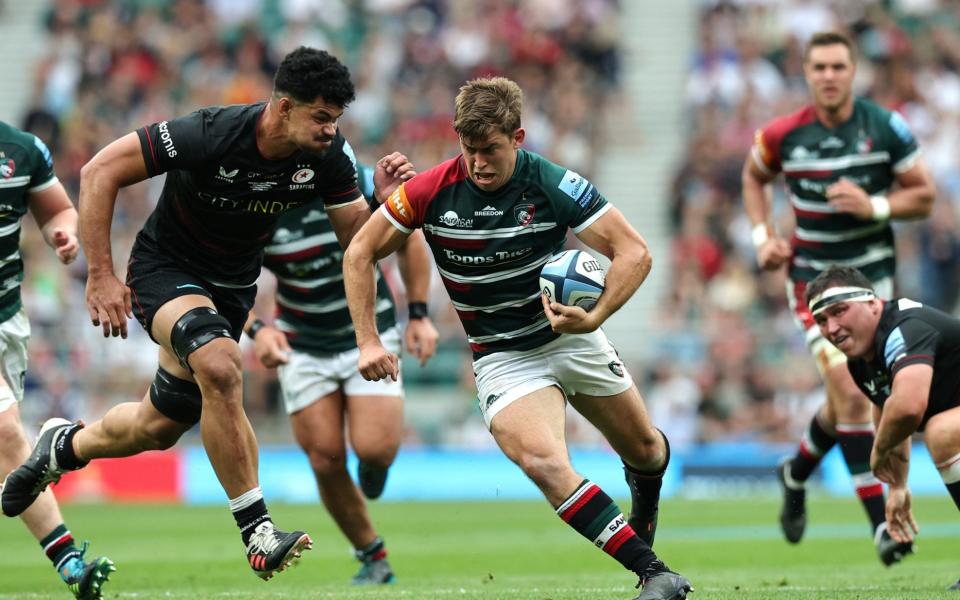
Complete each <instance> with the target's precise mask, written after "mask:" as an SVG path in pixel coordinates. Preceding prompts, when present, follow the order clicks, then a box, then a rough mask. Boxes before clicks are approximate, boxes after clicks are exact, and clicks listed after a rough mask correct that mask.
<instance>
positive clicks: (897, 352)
mask: <svg viewBox="0 0 960 600" xmlns="http://www.w3.org/2000/svg"><path fill="white" fill-rule="evenodd" d="M874 351H875V352H874V359H873V360H872V361H866V360H862V359H861V360H851V361H849V362H848V363H847V368H848V369H849V370H850V374H851V375H852V376H853V380H854V381H855V382H856V383H857V386H858V387H859V388H860V389H861V390H863V393H864V394H866V395H867V397H868V398H869V399H870V401H871V402H873V403H874V404H876V405H877V406H879V407H881V408H883V405H884V403H885V402H886V401H887V398H888V397H889V396H890V392H891V389H892V385H893V381H894V379H895V378H896V376H897V373H899V372H900V370H901V369H903V368H904V367H906V366H908V365H913V364H924V365H930V366H931V367H933V381H932V382H931V385H930V397H929V398H928V400H927V411H926V413H925V414H924V415H923V421H922V425H921V430H922V429H923V426H924V425H926V423H927V421H928V420H929V419H930V417H932V416H933V415H935V414H937V413H939V412H943V411H944V410H947V409H949V408H953V407H955V406H960V321H958V320H957V319H954V318H953V317H951V316H949V315H947V314H945V313H943V312H941V311H939V310H937V309H935V308H931V307H928V306H924V305H922V304H920V303H919V302H915V301H913V300H910V299H908V298H899V299H896V300H890V301H888V302H886V303H885V304H884V307H883V313H882V315H881V317H880V323H879V325H878V326H877V333H876V336H875V339H874Z"/></svg>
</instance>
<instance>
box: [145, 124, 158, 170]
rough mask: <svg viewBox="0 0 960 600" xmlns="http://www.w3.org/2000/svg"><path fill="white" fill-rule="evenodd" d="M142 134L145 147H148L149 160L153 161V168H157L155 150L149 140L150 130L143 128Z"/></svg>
mask: <svg viewBox="0 0 960 600" xmlns="http://www.w3.org/2000/svg"><path fill="white" fill-rule="evenodd" d="M143 133H144V136H143V137H145V138H147V146H149V147H150V158H152V159H153V168H154V170H156V168H157V150H156V149H155V148H154V147H153V140H151V139H150V130H149V129H147V128H146V127H144V128H143Z"/></svg>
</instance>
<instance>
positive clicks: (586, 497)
mask: <svg viewBox="0 0 960 600" xmlns="http://www.w3.org/2000/svg"><path fill="white" fill-rule="evenodd" d="M598 493H600V488H599V487H598V486H597V485H596V484H594V483H591V484H590V487H588V488H587V491H585V492H584V493H583V495H582V496H580V497H579V498H577V501H576V502H574V503H573V504H572V505H571V506H570V507H569V508H567V510H565V511H563V514H561V515H560V518H561V519H563V520H564V521H566V522H567V523H569V522H570V519H572V518H573V517H575V516H576V514H577V513H578V512H580V509H581V508H583V507H584V506H586V505H587V502H589V501H590V499H591V498H593V497H594V496H596V495H597V494H598Z"/></svg>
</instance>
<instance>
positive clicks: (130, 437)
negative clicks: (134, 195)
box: [2, 47, 412, 579]
mask: <svg viewBox="0 0 960 600" xmlns="http://www.w3.org/2000/svg"><path fill="white" fill-rule="evenodd" d="M353 98H354V88H353V84H352V83H351V81H350V74H349V72H348V71H347V69H346V67H344V66H343V65H342V64H341V63H340V62H339V61H338V60H337V59H336V58H334V57H333V56H331V55H329V54H327V53H326V52H324V51H320V50H314V49H310V48H304V47H301V48H298V49H297V50H294V51H293V52H291V53H290V54H289V55H287V56H286V57H285V58H284V60H283V62H282V63H281V64H280V67H279V68H278V70H277V73H276V77H275V79H274V90H273V94H272V96H271V98H270V100H269V101H268V102H265V103H257V104H251V105H237V106H226V107H211V108H205V109H201V110H198V111H196V112H194V113H191V114H189V115H187V116H185V117H182V118H178V119H173V120H170V121H161V122H159V123H154V124H153V125H150V126H148V127H144V128H142V129H140V130H138V131H136V132H134V133H130V134H128V135H126V136H124V137H122V138H120V139H119V140H116V141H115V142H113V143H111V144H110V145H108V146H107V147H106V148H104V149H103V150H102V151H100V152H99V153H98V154H97V155H96V156H95V157H94V158H93V159H92V160H91V161H90V162H89V163H88V164H87V165H86V166H84V168H83V170H82V172H81V186H80V237H81V242H82V244H83V248H84V251H85V253H86V256H87V260H88V263H89V273H88V279H87V306H88V309H89V311H90V317H91V320H92V321H93V324H94V325H96V326H102V327H103V334H104V336H108V335H113V336H118V335H119V336H122V337H126V336H127V324H126V318H127V317H128V316H134V315H135V316H136V317H137V320H138V321H140V324H141V325H142V326H143V327H144V329H145V330H146V331H147V332H148V333H149V334H150V336H151V337H152V338H153V340H154V341H156V342H157V343H158V344H159V345H160V360H159V369H158V370H157V375H156V378H155V380H154V382H153V384H152V385H151V386H150V391H149V393H148V394H147V395H146V396H145V397H144V398H143V400H142V401H141V402H136V403H124V404H120V405H118V406H115V407H114V408H112V409H111V410H110V411H108V412H107V414H106V415H105V416H104V417H103V419H101V420H100V421H97V422H95V423H92V424H90V425H88V426H86V427H84V426H83V425H82V424H80V423H69V422H67V421H65V420H63V419H52V420H51V421H48V422H47V423H46V424H45V425H44V427H43V428H42V429H41V434H40V436H39V438H38V441H37V445H36V446H35V448H34V451H33V454H32V455H31V456H30V458H29V459H28V460H27V462H26V463H24V464H23V465H22V466H21V467H20V468H18V469H17V470H16V471H15V472H14V473H13V474H11V475H10V477H9V478H8V480H7V483H6V485H5V487H4V490H3V496H2V500H3V510H4V512H5V513H6V514H19V512H22V511H23V510H25V509H26V508H27V507H29V506H30V504H31V503H32V502H33V500H34V499H35V498H36V496H37V494H39V493H40V491H42V490H43V489H44V488H45V487H46V485H47V484H48V483H50V482H52V481H57V480H58V479H59V477H60V475H61V474H62V473H63V472H65V471H69V470H73V469H78V468H81V467H83V466H84V465H86V464H87V462H89V461H90V460H92V459H94V458H102V457H117V456H131V455H134V454H138V453H140V452H143V451H145V450H153V449H163V448H169V447H170V446H172V445H173V444H174V443H176V441H177V440H178V439H179V438H180V436H181V435H183V433H184V432H186V431H187V430H188V429H190V428H191V427H193V426H194V425H195V424H196V423H198V422H199V423H200V433H201V437H202V439H203V444H204V448H205V449H206V451H207V456H208V457H209V459H210V462H211V464H212V465H213V468H214V471H215V472H216V474H217V478H218V479H219V480H220V483H221V485H222V486H223V489H224V491H225V492H226V494H227V497H228V498H229V500H230V509H231V511H232V512H233V514H234V517H235V518H236V521H237V525H238V526H239V528H240V531H241V534H242V537H243V543H244V545H245V546H246V548H247V559H248V562H249V563H250V566H251V567H252V568H253V570H254V571H255V572H256V573H257V575H259V576H260V577H261V578H263V579H269V578H270V577H271V576H272V575H273V574H274V572H275V571H279V570H283V569H284V568H285V567H286V566H287V565H288V564H289V563H290V561H291V560H292V559H293V558H295V557H297V556H299V555H300V553H301V552H302V551H303V550H305V549H309V548H310V546H311V544H312V541H311V540H310V537H309V536H308V535H307V534H306V533H304V532H302V531H294V532H292V533H286V532H283V531H280V530H278V529H276V528H275V527H274V525H273V522H272V521H271V519H270V516H269V514H268V513H267V507H266V504H265V503H264V500H263V494H262V492H261V490H260V487H259V483H258V478H257V462H258V457H257V441H256V438H255V436H254V433H253V430H252V428H251V427H250V423H249V421H248V420H247V417H246V415H245V414H244V411H243V405H242V372H241V361H240V350H239V347H238V345H237V341H238V340H239V338H240V335H241V333H242V327H243V324H244V321H245V320H246V318H247V313H248V311H249V309H250V307H251V306H252V305H253V302H254V296H255V294H256V285H255V281H256V279H257V276H258V275H259V273H260V265H261V262H262V258H263V248H264V246H265V245H266V243H267V242H268V241H269V240H270V238H271V235H272V233H273V229H274V226H275V223H276V221H277V218H278V216H279V215H280V214H281V213H282V212H284V211H286V210H289V209H292V208H296V207H298V206H300V205H302V204H304V203H307V202H310V201H313V200H315V199H317V198H322V201H323V203H324V206H325V208H326V211H327V213H328V216H329V218H330V222H331V224H332V225H333V228H334V230H335V232H336V234H337V238H338V239H339V240H340V243H341V244H342V245H343V246H344V247H346V245H347V243H348V242H349V240H350V238H351V237H352V236H353V234H354V233H355V232H356V230H358V229H359V227H360V226H361V225H362V224H363V223H364V222H365V221H366V220H367V218H368V217H369V215H370V211H369V209H368V207H367V203H366V202H365V201H364V199H363V196H362V194H361V193H360V191H359V190H358V188H357V181H356V170H355V168H354V166H353V162H352V161H351V159H350V154H351V153H352V151H351V150H350V148H349V145H348V144H347V142H346V140H345V139H344V138H343V137H342V135H341V134H340V132H339V129H338V127H337V121H338V119H339V118H340V116H341V115H342V114H343V111H344V108H345V107H346V105H347V104H348V103H349V102H351V101H352V100H353ZM411 169H412V165H410V164H409V163H408V162H407V160H406V157H404V156H403V155H401V154H398V153H395V154H392V155H390V156H388V157H385V158H383V159H381V160H380V161H379V162H378V163H377V167H376V173H375V175H374V180H375V184H376V186H377V191H376V195H377V196H378V198H380V199H384V198H386V197H387V196H388V195H389V194H390V193H391V192H392V191H393V189H395V188H396V187H397V185H399V182H400V181H401V180H402V179H403V178H404V174H405V173H407V172H408V171H410V170H411ZM164 172H166V173H167V179H166V182H165V184H164V188H163V193H162V195H161V197H160V201H159V203H158V205H157V208H156V210H155V211H154V212H153V213H152V214H151V215H150V217H149V218H148V220H147V222H146V224H145V225H144V227H143V229H142V230H141V231H140V233H139V234H138V236H137V241H136V243H135V244H134V247H133V250H132V252H131V255H130V261H129V264H128V267H127V285H124V284H123V283H122V282H121V281H120V280H119V279H117V277H116V276H115V275H114V270H113V258H112V255H111V250H110V224H111V222H112V217H113V207H114V203H115V200H116V196H117V191H118V189H119V188H120V187H122V186H126V185H130V184H132V183H135V182H138V181H142V180H144V179H146V178H147V177H152V176H154V175H159V174H160V173H164ZM128 286H129V287H128ZM201 408H202V410H201Z"/></svg>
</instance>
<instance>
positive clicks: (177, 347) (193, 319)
mask: <svg viewBox="0 0 960 600" xmlns="http://www.w3.org/2000/svg"><path fill="white" fill-rule="evenodd" d="M218 337H225V338H230V339H233V335H231V333H230V321H228V320H227V319H226V318H224V317H223V316H221V315H220V314H219V313H217V311H215V310H213V309H212V308H210V307H209V306H199V307H197V308H194V309H193V310H188V311H187V312H186V313H184V315H183V316H182V317H180V320H178V321H177V322H176V323H175V324H174V325H173V331H172V332H170V345H171V346H173V352H174V354H176V355H177V359H178V360H179V361H180V364H181V365H182V366H183V368H184V369H186V370H188V371H190V372H191V373H193V369H191V368H190V364H189V363H188V362H187V358H189V357H190V355H191V354H192V353H193V352H194V351H196V350H197V348H200V347H201V346H204V345H206V344H209V343H210V342H212V341H213V340H215V339H216V338H218Z"/></svg>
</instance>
